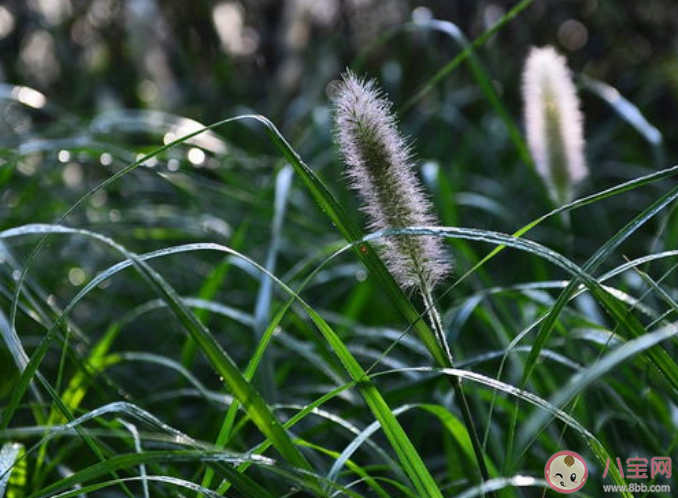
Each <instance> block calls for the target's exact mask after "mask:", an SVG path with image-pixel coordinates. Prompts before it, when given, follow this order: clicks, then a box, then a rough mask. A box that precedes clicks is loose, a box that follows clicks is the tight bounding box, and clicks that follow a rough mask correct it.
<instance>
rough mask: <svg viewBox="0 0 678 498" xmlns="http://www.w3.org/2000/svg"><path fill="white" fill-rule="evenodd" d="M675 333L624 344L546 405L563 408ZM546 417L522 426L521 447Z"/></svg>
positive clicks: (669, 331) (667, 330)
mask: <svg viewBox="0 0 678 498" xmlns="http://www.w3.org/2000/svg"><path fill="white" fill-rule="evenodd" d="M676 334H678V326H677V325H669V326H668V327H665V328H663V329H661V330H658V331H656V332H648V333H646V334H645V335H642V336H640V337H637V338H635V339H633V340H630V341H627V342H625V343H624V344H622V345H620V346H619V347H617V348H616V349H614V350H613V351H612V352H611V353H608V354H607V355H605V356H604V357H602V358H601V359H600V360H598V361H596V362H595V363H594V364H593V365H591V366H590V367H588V368H586V369H585V370H582V371H581V372H579V373H577V374H576V375H574V376H572V377H571V378H570V380H569V381H568V382H567V384H566V385H565V386H564V387H563V388H561V389H560V390H559V391H558V392H556V393H555V394H554V395H553V396H552V397H551V398H550V399H549V403H550V404H551V405H553V406H555V407H556V408H562V407H564V406H565V405H566V404H567V403H568V402H569V401H571V400H572V399H573V398H574V397H575V396H577V395H578V394H580V393H581V392H583V391H584V390H585V389H586V388H587V387H589V386H590V385H591V384H593V383H594V382H596V381H597V380H598V379H600V378H601V377H602V376H604V375H605V374H607V373H609V372H610V371H611V370H612V369H613V368H616V367H618V366H619V365H621V364H623V363H624V362H627V361H629V360H630V359H632V358H633V357H634V356H636V355H638V354H640V353H642V352H643V351H646V350H648V349H650V348H651V347H653V346H655V345H656V344H659V343H661V342H663V341H666V340H668V339H670V338H672V337H675V336H676ZM548 416H549V415H548V414H546V413H544V412H538V413H537V414H536V415H535V416H533V417H532V418H531V419H530V420H528V422H527V423H526V424H524V426H523V427H522V429H521V431H520V437H519V439H518V444H519V445H520V446H521V447H524V446H525V445H526V444H528V443H530V442H531V440H532V438H533V436H535V435H536V434H538V433H539V432H540V431H541V430H543V428H544V427H545V426H546V424H547V423H548Z"/></svg>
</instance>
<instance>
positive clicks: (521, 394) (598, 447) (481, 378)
mask: <svg viewBox="0 0 678 498" xmlns="http://www.w3.org/2000/svg"><path fill="white" fill-rule="evenodd" d="M403 370H410V371H416V372H438V373H441V374H444V375H451V376H455V377H459V378H461V379H464V380H468V381H471V382H474V383H477V384H482V385H485V386H487V387H490V388H492V389H495V390H497V391H501V392H503V393H505V394H507V395H509V396H511V397H514V398H517V399H520V400H522V401H526V402H528V403H530V404H531V405H534V406H536V407H538V408H540V409H542V410H545V411H547V412H548V413H550V414H551V415H553V416H554V417H555V418H557V419H558V420H560V421H562V422H563V423H565V424H566V425H567V426H568V427H570V428H571V429H573V430H574V431H575V432H576V433H577V434H579V435H580V436H581V437H582V439H583V440H584V441H585V442H586V444H587V445H588V447H589V448H590V449H591V451H592V452H593V454H594V455H595V456H596V458H597V459H598V461H599V462H600V463H601V464H602V465H604V464H605V462H607V459H608V458H610V455H609V454H608V452H607V450H606V449H605V447H604V446H603V444H602V443H601V442H600V441H599V440H598V439H597V438H596V437H595V436H594V435H593V434H592V433H591V432H590V431H589V430H588V429H586V428H585V427H584V426H583V425H582V424H580V423H579V422H578V421H577V420H576V419H575V418H573V417H572V416H571V415H569V414H568V413H566V412H564V411H562V410H561V409H559V408H557V407H555V406H553V405H552V404H551V403H549V402H548V401H546V400H545V399H543V398H540V397H539V396H537V395H536V394H534V393H531V392H529V391H526V390H525V389H520V388H518V387H515V386H512V385H510V384H506V383H504V382H501V381H499V380H496V379H493V378H491V377H487V376H485V375H482V374H479V373H476V372H471V371H468V370H461V369H458V368H434V367H413V368H406V369H397V370H390V371H386V372H379V373H376V374H373V375H372V378H376V377H381V376H384V375H393V374H400V373H402V371H403ZM612 467H614V466H610V474H611V477H612V479H613V481H614V482H615V484H618V485H619V486H623V487H624V489H626V481H625V480H624V478H623V477H622V476H621V474H620V473H619V470H618V469H616V468H614V469H613V468H612ZM622 496H625V497H627V498H633V494H632V493H629V492H628V491H625V492H622Z"/></svg>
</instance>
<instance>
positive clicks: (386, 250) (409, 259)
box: [334, 72, 451, 288]
mask: <svg viewBox="0 0 678 498" xmlns="http://www.w3.org/2000/svg"><path fill="white" fill-rule="evenodd" d="M334 111H335V113H334V120H335V140H336V142H337V144H338V146H339V149H340V152H341V155H342V158H343V160H344V163H345V165H346V174H347V177H348V179H349V182H350V185H351V187H352V188H353V189H354V190H356V191H357V192H358V195H359V196H360V198H361V200H362V202H363V206H362V209H363V211H365V213H367V215H368V218H369V223H370V224H369V227H370V229H373V230H385V229H399V228H406V227H410V226H428V227H431V226H434V225H436V224H437V220H436V218H435V217H434V216H433V215H432V209H431V208H432V205H431V202H430V201H429V199H428V198H427V197H426V194H425V193H424V191H423V189H422V186H421V184H420V183H419V180H418V179H417V176H416V174H415V172H414V163H413V161H412V157H411V152H410V147H409V144H408V143H407V142H406V141H405V139H404V138H403V137H402V136H401V135H400V133H399V131H398V129H397V125H396V122H395V119H394V117H393V115H392V112H391V103H390V102H389V101H388V100H387V99H386V98H385V97H383V95H382V94H381V92H380V91H379V90H377V88H376V86H375V84H374V82H373V81H364V80H361V79H359V78H358V77H356V76H355V75H354V74H353V73H351V72H347V73H346V74H344V77H343V81H342V82H341V83H340V84H339V86H338V88H337V92H336V96H335V101H334ZM382 240H383V242H382V245H383V255H384V259H385V261H386V264H387V266H388V268H389V270H390V271H391V273H392V274H393V276H394V277H395V279H396V280H397V281H398V283H399V284H400V285H401V286H402V287H405V288H412V287H421V286H422V285H427V286H430V287H433V286H434V285H435V284H436V283H437V282H439V281H440V280H441V279H443V278H444V277H445V276H446V275H448V274H449V272H450V270H451V259H450V257H449V255H448V254H447V252H446V251H445V249H444V248H443V245H442V241H441V239H439V238H438V237H434V236H428V235H425V236H394V237H387V238H386V239H382Z"/></svg>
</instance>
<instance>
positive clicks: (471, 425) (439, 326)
mask: <svg viewBox="0 0 678 498" xmlns="http://www.w3.org/2000/svg"><path fill="white" fill-rule="evenodd" d="M420 289H421V296H422V298H423V300H424V306H425V308H426V311H425V313H426V315H427V316H428V318H429V321H430V322H431V325H432V327H433V330H434V332H435V334H436V335H437V336H438V340H439V341H440V344H441V346H442V348H443V350H444V351H445V355H446V358H447V365H442V366H443V368H454V360H453V358H452V352H451V350H450V346H449V344H448V342H447V338H446V336H445V331H444V328H443V322H442V319H441V318H440V313H439V312H438V308H437V307H436V304H435V301H434V300H433V296H432V295H431V289H430V286H429V285H428V284H427V283H426V282H425V281H423V279H422V281H421V285H420ZM445 377H446V378H447V380H448V382H449V383H450V385H451V387H452V389H454V394H455V396H456V398H457V400H458V401H459V408H460V409H461V414H462V418H463V419H464V425H466V431H467V432H468V435H469V438H470V439H471V444H472V445H473V452H474V453H475V455H476V460H477V461H478V468H479V469H480V474H481V477H482V481H483V483H484V482H485V481H489V479H490V473H489V471H488V469H487V465H486V463H485V455H484V452H483V447H482V445H481V443H480V438H479V437H478V432H477V430H476V426H475V422H474V421H473V415H472V412H471V406H470V405H469V402H468V399H467V398H466V393H465V392H464V386H463V385H462V383H461V379H460V378H459V377H456V376H451V375H446V376H445ZM489 494H490V496H491V497H493V498H495V497H496V494H495V493H494V492H493V491H492V492H490V493H489ZM482 496H485V494H484V493H483V495H482Z"/></svg>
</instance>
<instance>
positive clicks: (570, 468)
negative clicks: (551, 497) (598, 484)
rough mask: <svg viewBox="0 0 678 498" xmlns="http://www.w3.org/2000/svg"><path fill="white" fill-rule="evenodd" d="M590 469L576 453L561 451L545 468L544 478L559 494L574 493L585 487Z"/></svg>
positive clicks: (550, 459)
mask: <svg viewBox="0 0 678 498" xmlns="http://www.w3.org/2000/svg"><path fill="white" fill-rule="evenodd" d="M588 475H589V469H588V467H587V466H586V462H585V461H584V459H583V458H582V457H581V455H579V454H578V453H575V452H574V451H559V452H558V453H556V454H554V455H553V456H552V457H551V458H549V461H548V462H546V467H544V477H545V478H546V482H547V483H548V485H549V486H551V488H552V489H553V490H555V491H557V492H558V493H563V494H567V493H574V492H575V491H579V490H580V489H581V488H583V487H584V483H585V482H586V478H587V477H588Z"/></svg>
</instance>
